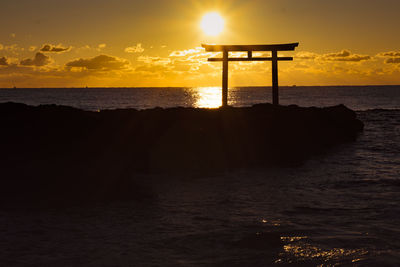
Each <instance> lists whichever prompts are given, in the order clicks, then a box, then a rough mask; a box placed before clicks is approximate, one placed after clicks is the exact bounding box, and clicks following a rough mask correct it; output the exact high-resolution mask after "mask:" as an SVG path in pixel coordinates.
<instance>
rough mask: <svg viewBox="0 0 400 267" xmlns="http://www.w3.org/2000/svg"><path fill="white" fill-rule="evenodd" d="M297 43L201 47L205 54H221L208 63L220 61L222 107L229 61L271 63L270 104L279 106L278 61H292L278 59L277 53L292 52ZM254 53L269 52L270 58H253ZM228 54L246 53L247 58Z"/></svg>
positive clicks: (290, 58) (225, 100)
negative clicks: (233, 56) (232, 56)
mask: <svg viewBox="0 0 400 267" xmlns="http://www.w3.org/2000/svg"><path fill="white" fill-rule="evenodd" d="M298 45H299V43H290V44H272V45H207V44H202V45H201V46H202V47H203V48H205V49H206V51H207V52H222V58H209V59H208V61H222V106H227V105H228V62H229V61H272V103H273V104H274V105H278V104H279V90H278V61H279V60H286V61H288V60H293V57H278V51H293V50H294V49H295V48H296V47H297V46H298ZM254 51H271V52H272V56H271V57H253V52H254ZM229 52H247V58H229Z"/></svg>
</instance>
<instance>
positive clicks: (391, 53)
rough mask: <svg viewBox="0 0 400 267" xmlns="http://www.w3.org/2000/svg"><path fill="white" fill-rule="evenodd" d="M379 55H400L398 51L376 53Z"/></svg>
mask: <svg viewBox="0 0 400 267" xmlns="http://www.w3.org/2000/svg"><path fill="white" fill-rule="evenodd" d="M378 55H379V56H381V57H400V52H395V51H390V52H383V53H379V54H378Z"/></svg>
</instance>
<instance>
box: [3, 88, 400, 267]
mask: <svg viewBox="0 0 400 267" xmlns="http://www.w3.org/2000/svg"><path fill="white" fill-rule="evenodd" d="M392 89H393V88H391V90H392ZM296 90H297V88H296ZM396 90H398V89H396ZM325 93H326V92H325ZM319 94H320V95H321V96H322V95H324V93H323V92H320V93H319ZM370 95H374V94H370ZM396 95H397V91H396V93H394V94H393V95H392V96H391V97H390V95H389V93H387V95H384V96H382V98H389V99H390V101H386V102H385V103H386V104H384V105H381V106H383V107H385V108H396V105H398V103H400V101H399V98H396ZM337 98H338V99H341V96H340V97H337ZM375 98H377V99H378V100H376V101H377V102H378V103H379V101H381V100H379V99H380V98H379V97H378V96H375ZM392 99H394V100H396V99H397V101H394V100H393V101H392ZM315 100H318V102H319V103H325V102H323V101H324V100H321V99H317V98H316V99H315ZM326 101H328V100H326ZM329 101H331V100H329ZM347 101H348V102H349V103H350V102H351V103H353V105H356V104H354V103H358V104H357V105H358V107H359V108H358V109H359V110H363V108H361V106H362V104H360V103H369V102H373V101H374V100H373V99H364V100H362V98H361V99H349V100H347ZM382 101H383V100H382ZM374 105H380V104H374ZM374 105H372V104H368V105H367V104H365V107H366V108H365V109H364V111H358V112H357V115H358V117H359V118H360V119H361V120H362V121H364V123H365V130H364V132H363V133H361V134H360V136H359V138H358V140H357V141H356V142H354V143H349V144H344V145H341V146H339V147H336V148H334V149H332V150H331V151H329V152H328V153H326V154H324V155H318V156H315V157H314V158H312V159H310V160H308V161H307V162H306V163H305V164H304V165H302V166H297V167H292V168H273V169H251V170H249V169H245V170H235V171H231V172H226V173H214V174H210V175H207V176H204V175H199V174H196V173H190V174H187V175H186V176H183V175H180V176H179V177H178V176H169V175H166V174H153V175H146V176H144V175H142V177H141V180H142V181H143V182H144V183H145V184H147V186H148V188H149V190H150V191H152V192H153V193H154V195H155V196H156V198H155V199H154V200H152V201H146V202H142V203H132V202H117V203H111V204H107V205H97V206H95V207H93V206H86V207H70V208H65V209H59V210H56V209H48V210H21V209H16V210H1V211H0V232H1V233H2V237H1V239H0V262H1V263H2V265H4V266H31V265H32V266H268V265H272V264H275V265H288V264H293V263H294V264H296V265H302V264H303V265H305V266H309V265H311V266H316V265H324V266H333V265H336V264H341V265H345V266H347V265H352V266H353V265H360V266H396V265H399V264H400V230H399V228H398V226H399V225H400V215H399V214H400V205H399V203H400V194H399V192H400V168H399V166H400V153H399V152H400V110H372V109H371V110H368V109H369V108H373V107H374ZM138 175H139V174H138Z"/></svg>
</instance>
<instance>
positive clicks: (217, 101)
mask: <svg viewBox="0 0 400 267" xmlns="http://www.w3.org/2000/svg"><path fill="white" fill-rule="evenodd" d="M221 91H222V89H221V87H198V88H194V90H193V92H192V94H193V96H194V98H195V102H194V104H193V106H194V107H196V108H218V107H220V106H221V103H222V102H221Z"/></svg>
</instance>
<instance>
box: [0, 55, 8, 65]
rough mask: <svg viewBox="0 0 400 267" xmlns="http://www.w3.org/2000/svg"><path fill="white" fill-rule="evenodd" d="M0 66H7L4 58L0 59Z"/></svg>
mask: <svg viewBox="0 0 400 267" xmlns="http://www.w3.org/2000/svg"><path fill="white" fill-rule="evenodd" d="M0 66H8V62H7V58H6V57H0Z"/></svg>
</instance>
